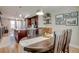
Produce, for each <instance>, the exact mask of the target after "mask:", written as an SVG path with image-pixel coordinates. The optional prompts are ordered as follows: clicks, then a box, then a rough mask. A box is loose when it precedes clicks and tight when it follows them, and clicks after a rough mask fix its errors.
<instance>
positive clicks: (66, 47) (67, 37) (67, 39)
mask: <svg viewBox="0 0 79 59" xmlns="http://www.w3.org/2000/svg"><path fill="white" fill-rule="evenodd" d="M71 35H72V29H67V30H66V32H65V41H64V47H63V52H64V53H65V52H67V53H69V44H70V40H71Z"/></svg>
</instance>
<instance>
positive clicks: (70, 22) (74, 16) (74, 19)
mask: <svg viewBox="0 0 79 59" xmlns="http://www.w3.org/2000/svg"><path fill="white" fill-rule="evenodd" d="M64 17H65V22H66V25H67V26H77V25H78V12H72V13H69V14H68V15H66V14H65V16H64Z"/></svg>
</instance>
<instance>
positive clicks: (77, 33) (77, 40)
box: [52, 8, 79, 48]
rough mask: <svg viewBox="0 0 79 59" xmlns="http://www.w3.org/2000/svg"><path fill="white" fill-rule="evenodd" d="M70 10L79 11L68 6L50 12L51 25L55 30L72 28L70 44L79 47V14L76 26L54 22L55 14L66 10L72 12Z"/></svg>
mask: <svg viewBox="0 0 79 59" xmlns="http://www.w3.org/2000/svg"><path fill="white" fill-rule="evenodd" d="M72 11H79V9H78V8H72V9H70V8H68V9H66V10H60V11H58V12H55V13H52V27H53V28H54V29H55V30H61V29H72V37H71V42H70V46H73V47H76V48H79V16H78V26H65V25H56V24H55V15H57V14H63V13H68V12H72ZM78 15H79V14H78Z"/></svg>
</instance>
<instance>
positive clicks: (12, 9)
mask: <svg viewBox="0 0 79 59" xmlns="http://www.w3.org/2000/svg"><path fill="white" fill-rule="evenodd" d="M76 8H79V7H78V6H0V11H1V12H2V14H3V15H7V16H14V17H18V15H19V14H23V15H33V14H35V13H36V11H37V10H39V9H43V10H44V12H50V13H56V12H59V11H61V10H70V9H76Z"/></svg>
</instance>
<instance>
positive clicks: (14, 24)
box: [10, 20, 25, 29]
mask: <svg viewBox="0 0 79 59" xmlns="http://www.w3.org/2000/svg"><path fill="white" fill-rule="evenodd" d="M10 23H11V29H24V28H25V21H22V20H11V22H10Z"/></svg>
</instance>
